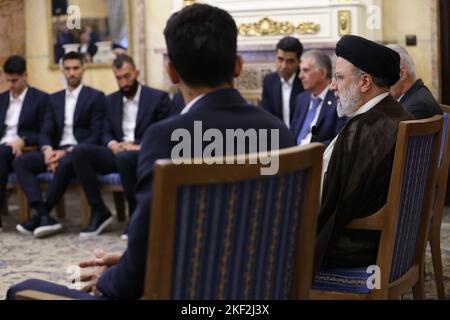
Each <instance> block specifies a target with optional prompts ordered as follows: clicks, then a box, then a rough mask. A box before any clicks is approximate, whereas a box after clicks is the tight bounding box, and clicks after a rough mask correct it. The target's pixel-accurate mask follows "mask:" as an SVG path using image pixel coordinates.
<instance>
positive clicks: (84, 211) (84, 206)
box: [78, 188, 91, 228]
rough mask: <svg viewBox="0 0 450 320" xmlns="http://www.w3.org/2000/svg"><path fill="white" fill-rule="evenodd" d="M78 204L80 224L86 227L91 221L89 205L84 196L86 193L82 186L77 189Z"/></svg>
mask: <svg viewBox="0 0 450 320" xmlns="http://www.w3.org/2000/svg"><path fill="white" fill-rule="evenodd" d="M78 192H79V194H80V205H81V224H82V226H83V228H87V227H88V226H89V223H90V221H91V207H90V206H89V203H88V201H87V198H86V194H85V193H84V190H83V189H82V188H80V189H79V191H78Z"/></svg>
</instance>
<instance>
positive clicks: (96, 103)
mask: <svg viewBox="0 0 450 320" xmlns="http://www.w3.org/2000/svg"><path fill="white" fill-rule="evenodd" d="M65 104H66V90H62V91H59V92H57V93H54V94H52V95H50V97H49V103H48V108H47V113H46V115H45V120H44V124H43V126H42V130H41V133H40V136H39V145H40V147H43V146H52V147H53V148H57V147H59V144H60V142H61V139H62V135H63V130H64V111H65ZM105 110H106V100H105V95H104V93H103V92H101V91H98V90H95V89H93V88H91V87H87V86H83V88H82V89H81V92H80V95H79V96H78V101H77V104H76V107H75V113H74V121H73V134H74V136H75V139H76V140H77V142H78V143H79V144H82V143H84V144H99V143H100V142H101V135H102V131H103V130H102V128H103V117H104V113H105Z"/></svg>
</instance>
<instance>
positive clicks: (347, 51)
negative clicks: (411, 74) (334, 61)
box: [336, 35, 400, 86]
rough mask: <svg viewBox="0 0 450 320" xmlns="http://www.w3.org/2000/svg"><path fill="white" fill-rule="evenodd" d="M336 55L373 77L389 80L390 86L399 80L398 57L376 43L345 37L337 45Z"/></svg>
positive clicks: (349, 36) (390, 50) (350, 36)
mask: <svg viewBox="0 0 450 320" xmlns="http://www.w3.org/2000/svg"><path fill="white" fill-rule="evenodd" d="M336 55H337V56H338V57H342V58H344V59H345V60H347V61H349V62H351V63H352V64H353V65H354V66H356V67H358V68H359V69H361V70H363V71H364V72H367V73H368V74H370V75H372V76H374V77H377V78H384V79H387V80H389V84H390V85H391V86H392V85H394V84H396V83H397V81H398V80H400V55H399V54H398V53H397V52H395V51H394V50H392V49H390V48H387V47H385V46H383V45H381V44H378V43H376V42H373V41H370V40H367V39H364V38H362V37H358V36H353V35H346V36H343V37H342V38H341V40H339V42H338V43H337V45H336Z"/></svg>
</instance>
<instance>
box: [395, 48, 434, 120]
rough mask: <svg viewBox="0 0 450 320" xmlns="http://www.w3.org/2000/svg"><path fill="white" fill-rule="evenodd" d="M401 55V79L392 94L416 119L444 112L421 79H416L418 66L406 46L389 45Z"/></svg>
mask: <svg viewBox="0 0 450 320" xmlns="http://www.w3.org/2000/svg"><path fill="white" fill-rule="evenodd" d="M388 48H390V49H392V50H394V51H396V52H397V53H398V54H399V55H400V80H399V81H398V82H397V83H396V84H395V85H394V86H392V87H391V94H392V96H393V97H394V98H396V99H397V100H398V101H399V102H400V104H401V105H402V106H403V107H404V108H405V109H406V110H407V111H408V112H409V113H411V114H412V115H413V116H414V117H415V118H416V119H425V118H430V117H433V116H435V115H437V114H442V111H441V107H440V106H439V103H438V102H437V101H436V99H435V98H434V97H433V94H432V93H431V92H430V90H429V89H428V88H427V87H426V86H425V84H424V83H423V81H422V80H421V79H416V67H415V64H414V61H413V59H412V58H411V56H410V55H409V54H408V51H406V49H405V48H403V47H401V46H399V45H388Z"/></svg>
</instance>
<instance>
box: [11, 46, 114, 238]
mask: <svg viewBox="0 0 450 320" xmlns="http://www.w3.org/2000/svg"><path fill="white" fill-rule="evenodd" d="M62 72H63V74H64V76H65V78H66V80H67V86H68V87H67V89H66V90H63V91H60V92H57V93H55V94H52V95H51V96H50V97H49V104H48V108H47V112H46V115H45V120H44V124H43V126H42V130H41V132H40V136H39V146H40V148H41V151H40V152H32V153H27V154H25V155H23V156H21V157H19V158H17V159H16V160H15V161H14V163H13V167H14V171H15V172H16V175H17V179H18V181H19V183H20V185H21V187H22V189H23V191H24V192H25V194H26V196H27V199H28V203H29V204H30V206H31V208H33V209H34V210H35V211H36V214H35V215H34V216H32V217H31V218H30V219H29V220H28V221H27V222H25V223H23V224H18V225H17V230H18V231H19V232H21V233H23V234H27V235H33V236H34V237H36V238H41V237H44V236H48V235H51V234H54V233H56V232H59V231H60V230H61V229H62V225H61V224H60V223H58V222H57V221H56V220H55V219H53V218H52V217H51V216H50V212H51V210H52V209H53V208H54V207H55V205H56V204H57V203H58V201H59V200H60V199H61V197H62V196H63V194H64V192H65V190H66V189H67V187H68V186H69V184H70V180H71V179H73V178H74V177H75V172H74V170H73V166H72V163H73V154H72V151H73V149H74V147H76V146H77V145H79V144H98V143H99V142H100V137H101V132H102V126H103V114H104V111H105V95H104V94H103V93H102V92H100V91H97V90H95V89H92V88H90V87H87V86H83V85H82V83H81V81H82V78H83V72H84V66H83V55H82V54H80V53H79V52H70V53H67V54H65V55H64V56H63V70H62ZM44 172H50V173H53V179H52V180H51V181H49V186H48V190H47V196H46V201H45V202H44V200H43V198H42V194H41V190H40V183H39V180H38V178H37V175H38V174H40V173H44ZM102 218H103V219H104V220H108V219H109V218H110V217H109V216H106V215H104V216H103V217H102ZM108 221H109V220H108Z"/></svg>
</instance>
